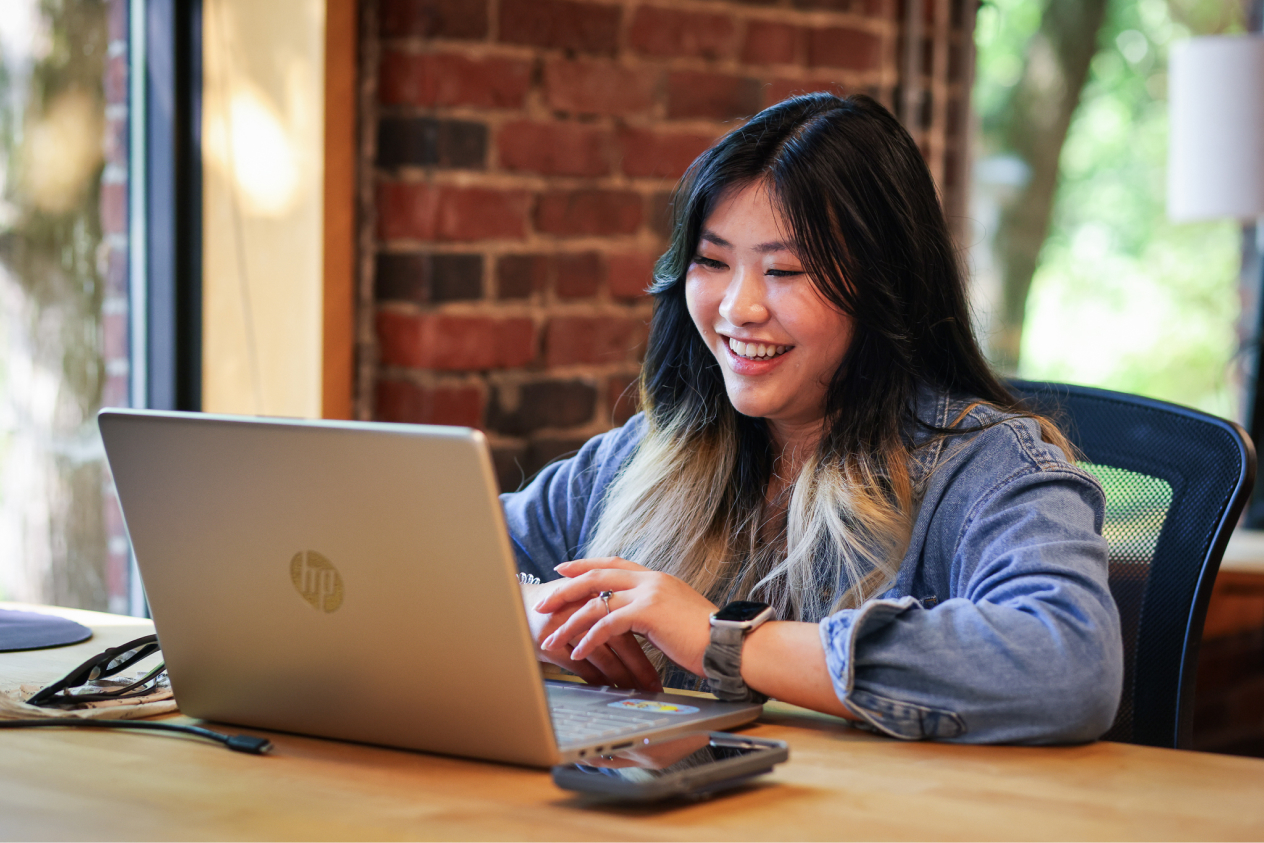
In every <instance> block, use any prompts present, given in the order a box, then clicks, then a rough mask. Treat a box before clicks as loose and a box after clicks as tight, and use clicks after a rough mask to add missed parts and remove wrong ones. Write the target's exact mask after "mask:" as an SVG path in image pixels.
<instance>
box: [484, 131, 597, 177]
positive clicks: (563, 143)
mask: <svg viewBox="0 0 1264 843" xmlns="http://www.w3.org/2000/svg"><path fill="white" fill-rule="evenodd" d="M499 147H500V165H501V166H502V167H504V168H505V169H507V170H518V171H523V172H528V173H541V174H543V175H550V176H602V175H606V174H607V173H609V172H610V152H609V149H610V134H609V133H608V132H606V131H605V130H603V129H597V128H594V127H592V126H583V125H577V124H574V123H532V122H529V121H526V120H520V121H516V122H513V123H506V124H505V125H504V126H501V128H500V137H499Z"/></svg>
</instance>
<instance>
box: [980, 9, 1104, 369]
mask: <svg viewBox="0 0 1264 843" xmlns="http://www.w3.org/2000/svg"><path fill="white" fill-rule="evenodd" d="M1105 13H1106V0H1046V2H1045V7H1044V10H1043V13H1042V15H1041V20H1040V29H1039V30H1038V31H1037V32H1036V34H1035V35H1034V36H1033V37H1032V39H1031V43H1030V45H1029V49H1028V53H1027V62H1026V64H1025V66H1024V67H1023V74H1022V77H1021V78H1020V79H1019V81H1018V83H1017V84H1016V85H1015V86H1014V93H1013V95H1012V96H1011V99H1010V103H1009V107H1008V108H1007V109H1005V110H1004V116H1003V118H1002V122H1001V123H1000V124H999V125H997V126H996V127H995V134H996V136H998V137H1000V138H1001V139H1002V143H1003V145H1004V147H1005V148H1006V149H1007V150H1008V151H1010V152H1012V153H1014V154H1015V155H1017V156H1018V157H1019V158H1021V159H1022V160H1023V161H1024V162H1025V163H1026V164H1027V166H1028V168H1029V172H1030V177H1029V178H1028V180H1027V182H1026V184H1025V185H1023V186H1022V187H1021V188H1019V189H1018V190H1017V191H1016V192H1015V193H1014V195H1013V197H1012V198H1011V199H1010V200H1009V201H1007V202H1006V203H1005V205H1004V207H1003V208H1002V209H1001V214H1000V220H999V222H998V225H997V231H996V240H995V251H996V262H997V266H998V268H999V270H1000V274H1001V308H1000V310H1001V312H1000V326H999V330H998V331H997V333H996V336H995V337H994V340H993V357H994V360H993V362H994V363H995V364H996V366H997V367H998V368H999V369H1000V370H1001V371H1002V372H1003V373H1006V374H1012V373H1014V372H1015V371H1016V370H1017V367H1018V355H1019V351H1020V349H1021V346H1022V337H1023V317H1024V315H1025V313H1026V310H1027V294H1028V292H1029V291H1030V289H1031V279H1032V274H1033V273H1034V272H1035V270H1036V261H1037V259H1038V258H1039V256H1040V249H1041V246H1043V244H1044V241H1045V237H1046V235H1047V234H1048V232H1049V220H1050V217H1051V216H1052V211H1053V199H1054V192H1055V190H1056V188H1057V184H1058V160H1059V158H1060V157H1061V154H1062V144H1063V142H1064V141H1065V140H1066V136H1067V131H1068V129H1069V128H1070V125H1071V116H1072V115H1073V114H1074V113H1075V109H1076V106H1077V105H1079V102H1080V94H1081V92H1082V91H1083V88H1084V83H1085V81H1086V80H1087V79H1088V70H1089V63H1090V62H1091V61H1092V59H1093V56H1094V54H1096V52H1097V36H1098V32H1099V30H1100V29H1101V26H1102V21H1103V20H1104V18H1105Z"/></svg>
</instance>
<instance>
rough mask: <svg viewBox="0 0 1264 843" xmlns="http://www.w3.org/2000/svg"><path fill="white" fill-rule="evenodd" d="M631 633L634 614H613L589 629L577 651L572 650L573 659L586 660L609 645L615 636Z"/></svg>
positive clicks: (625, 612) (626, 612)
mask: <svg viewBox="0 0 1264 843" xmlns="http://www.w3.org/2000/svg"><path fill="white" fill-rule="evenodd" d="M631 631H632V613H631V612H628V611H624V612H612V613H610V614H609V615H607V616H606V617H604V618H601V619H600V620H598V621H597V622H596V623H595V624H593V625H592V626H591V627H589V628H588V632H586V633H585V634H584V637H583V638H581V639H579V643H578V644H576V645H575V649H573V650H571V658H573V659H586V658H588V654H589V653H591V652H592V651H593V650H595V649H597V648H598V647H600V646H601V645H603V644H608V643H609V642H610V639H611V638H613V637H614V636H616V635H622V634H623V633H625V632H631Z"/></svg>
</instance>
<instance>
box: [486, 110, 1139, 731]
mask: <svg viewBox="0 0 1264 843" xmlns="http://www.w3.org/2000/svg"><path fill="white" fill-rule="evenodd" d="M674 207H675V230H674V235H673V239H672V243H671V246H670V248H669V249H668V251H667V252H666V254H664V255H663V257H662V258H661V259H660V260H659V262H658V266H657V268H656V273H655V283H654V285H653V287H652V289H651V292H652V293H653V295H654V297H655V309H654V317H653V322H652V325H651V329H650V337H649V345H648V349H647V354H646V360H645V365H644V367H643V371H642V376H641V401H642V407H643V408H644V412H643V414H641V415H638V416H636V417H634V418H633V419H632V420H631V421H629V422H628V423H627V424H626V425H624V426H623V427H622V428H621V429H618V430H614V431H610V432H608V433H606V434H603V435H601V436H599V437H597V438H595V439H594V440H592V441H590V442H589V443H587V444H586V445H585V446H584V448H583V449H581V451H580V452H579V454H578V455H577V456H575V457H574V458H572V459H570V460H566V461H563V462H560V463H555V464H553V465H551V466H549V467H548V468H546V469H545V470H544V471H542V472H541V473H540V475H538V476H537V477H536V478H535V480H534V481H533V482H532V483H531V484H530V485H529V486H528V487H527V488H526V489H524V490H523V491H521V492H518V493H515V494H511V495H506V496H504V507H505V513H506V519H507V522H508V524H509V529H510V533H511V535H512V536H513V538H514V541H515V545H516V551H517V554H518V559H519V565H520V567H521V569H522V570H523V572H524V574H525V575H526V576H527V577H528V579H530V578H532V577H539V578H542V579H544V580H545V582H542V583H540V584H537V585H526V586H524V599H525V600H526V601H527V606H528V615H529V619H530V621H531V625H532V630H533V634H534V635H535V636H536V640H537V643H538V647H539V653H540V656H541V658H543V659H546V660H549V661H552V662H555V663H557V664H560V665H562V666H565V667H567V668H570V669H572V670H575V671H576V672H578V673H579V674H580V675H581V676H583V677H585V678H586V679H587V680H588V681H590V682H601V683H607V684H616V685H622V686H636V687H641V688H651V689H655V688H658V687H660V685H659V676H660V673H661V674H662V675H664V676H665V679H666V681H667V684H676V685H679V684H688V681H689V680H691V679H692V681H695V682H696V681H697V679H695V677H697V678H700V677H703V676H707V677H709V678H710V680H711V682H710V687H711V688H712V689H713V690H715V691H716V693H717V695H720V696H722V697H726V698H735V699H736V698H747V699H754V698H760V695H768V696H772V697H776V698H778V699H781V700H784V701H787V702H791V703H795V704H798V705H802V706H806V707H808V708H813V709H816V710H819V711H824V712H828V713H832V714H836V715H840V716H843V717H847V718H850V719H853V720H859V721H863V722H866V723H868V724H870V726H872V727H873V728H876V729H878V730H880V731H882V732H885V733H887V734H890V735H893V736H896V737H901V738H923V737H938V738H947V739H956V740H961V741H974V742H984V741H986V742H1065V741H1083V740H1091V739H1094V738H1096V737H1098V736H1100V735H1101V734H1102V733H1103V732H1104V731H1105V730H1106V729H1107V728H1108V727H1109V725H1110V723H1111V720H1112V718H1113V716H1114V712H1115V708H1116V706H1117V705H1118V700H1119V694H1120V686H1121V677H1122V647H1121V644H1120V634H1119V621H1118V615H1117V612H1116V609H1115V606H1114V603H1113V602H1112V600H1111V597H1110V593H1109V590H1108V589H1107V585H1106V544H1105V541H1104V540H1103V539H1102V537H1101V524H1102V515H1103V508H1104V501H1103V496H1102V491H1101V488H1100V486H1099V485H1098V484H1097V482H1096V481H1095V480H1094V479H1093V478H1092V477H1091V476H1090V475H1088V474H1086V473H1085V472H1083V471H1081V470H1080V469H1078V468H1076V467H1075V466H1074V465H1073V464H1071V463H1070V462H1069V458H1068V455H1069V454H1070V447H1069V445H1067V443H1066V441H1065V439H1064V438H1063V437H1062V436H1061V435H1060V434H1059V433H1058V431H1057V430H1056V428H1054V427H1053V426H1052V425H1051V424H1050V423H1049V422H1047V421H1046V420H1043V419H1039V418H1035V417H1033V416H1031V415H1030V414H1026V413H1023V412H1022V411H1021V410H1020V409H1019V408H1018V407H1017V405H1016V402H1015V399H1014V398H1013V397H1012V396H1011V395H1010V393H1009V392H1008V391H1007V390H1006V388H1005V387H1004V386H1003V385H1002V384H1001V383H1000V382H999V381H998V380H997V379H996V377H995V376H994V375H993V374H992V373H991V371H990V370H989V369H988V366H987V364H986V363H985V361H984V359H983V357H982V355H981V353H980V352H979V349H978V344H977V342H976V340H975V338H974V336H973V333H972V331H971V328H970V322H969V313H968V305H967V302H966V297H965V287H964V281H963V278H962V275H961V272H960V270H959V268H958V265H957V261H956V256H955V253H954V250H953V246H952V244H951V241H950V238H949V234H948V231H947V227H946V225H945V222H944V217H943V212H942V210H941V209H940V206H939V203H938V200H937V197H936V193H935V187H934V184H933V182H932V180H931V177H930V174H929V172H928V171H927V169H926V166H925V163H924V162H923V161H922V158H921V156H920V154H919V152H918V150H917V147H916V146H915V145H914V143H913V141H912V139H911V138H910V137H909V135H908V134H907V133H906V132H905V131H904V130H903V128H902V127H901V126H900V125H899V123H898V122H897V121H896V120H895V119H894V118H893V117H892V116H891V115H890V113H888V112H887V111H886V110H885V109H884V108H883V107H882V106H881V105H879V104H878V103H876V102H875V101H873V100H871V99H869V98H867V97H861V96H858V97H851V98H847V99H839V98H837V97H834V96H830V95H827V94H813V95H810V96H803V97H797V98H794V99H791V100H787V101H786V102H783V103H780V104H778V105H776V106H773V107H772V108H769V109H767V110H766V111H764V112H762V113H761V114H759V115H757V116H756V117H755V118H754V119H752V120H751V121H750V122H749V123H747V124H746V125H744V126H743V127H741V128H739V129H736V130H734V131H733V132H731V133H730V134H729V135H727V136H726V137H724V138H723V139H721V140H720V141H719V142H718V143H717V144H716V145H715V146H714V147H713V148H712V149H710V150H708V151H707V152H705V153H704V154H703V155H702V156H701V157H700V158H699V159H698V160H697V161H696V162H695V163H694V164H693V166H692V167H691V168H690V170H689V172H688V173H687V174H686V175H685V177H684V179H683V180H682V182H681V184H680V185H679V186H678V188H677V192H676V197H675V205H674ZM733 600H747V601H757V602H762V603H766V604H769V605H770V606H771V607H772V609H773V611H774V612H775V615H776V618H777V620H773V621H769V622H767V623H763V624H762V625H760V626H758V627H757V628H754V629H753V630H748V631H747V630H739V631H738V632H736V633H735V632H733V631H732V629H731V627H732V624H729V625H724V624H720V625H713V624H712V621H711V616H712V613H714V612H716V610H717V607H719V606H723V605H725V604H726V603H729V602H730V601H733ZM751 611H752V612H754V611H757V610H751ZM739 614H740V612H739ZM726 626H727V627H729V629H728V631H725V628H726ZM743 632H745V633H746V634H744V635H743V634H742V633H743ZM634 635H636V636H641V637H643V638H644V639H645V640H646V641H647V642H648V644H649V645H650V647H649V648H648V650H649V652H650V654H651V655H650V657H647V656H646V655H645V654H644V652H643V651H642V647H641V645H640V643H639V642H638V640H637V638H635V637H633V636H634ZM690 674H692V677H690Z"/></svg>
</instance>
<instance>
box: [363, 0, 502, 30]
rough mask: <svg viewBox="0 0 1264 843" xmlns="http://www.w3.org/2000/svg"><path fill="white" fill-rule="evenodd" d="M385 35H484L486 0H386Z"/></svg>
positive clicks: (383, 6)
mask: <svg viewBox="0 0 1264 843" xmlns="http://www.w3.org/2000/svg"><path fill="white" fill-rule="evenodd" d="M380 14H381V17H380V18H379V21H380V23H379V27H380V31H381V33H382V36H383V37H384V38H407V37H410V36H411V37H417V38H435V37H439V38H485V37H486V36H487V2H486V0H383V2H382V4H381V12H380Z"/></svg>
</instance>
